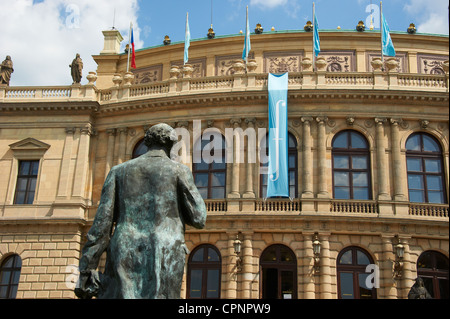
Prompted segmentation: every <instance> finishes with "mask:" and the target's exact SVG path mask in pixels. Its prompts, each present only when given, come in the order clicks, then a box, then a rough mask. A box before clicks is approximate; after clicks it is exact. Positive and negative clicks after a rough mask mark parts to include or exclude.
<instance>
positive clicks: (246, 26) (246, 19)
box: [245, 6, 250, 73]
mask: <svg viewBox="0 0 450 319" xmlns="http://www.w3.org/2000/svg"><path fill="white" fill-rule="evenodd" d="M247 35H248V6H247V14H246V18H245V36H246V37H247ZM245 41H247V39H245ZM246 45H247V44H246ZM249 54H250V52H248V48H247V56H246V57H245V73H247V60H248V55H249Z"/></svg>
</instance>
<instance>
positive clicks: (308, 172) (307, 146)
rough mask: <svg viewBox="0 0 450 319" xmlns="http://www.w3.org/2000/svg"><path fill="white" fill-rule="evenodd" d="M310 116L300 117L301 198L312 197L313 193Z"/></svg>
mask: <svg viewBox="0 0 450 319" xmlns="http://www.w3.org/2000/svg"><path fill="white" fill-rule="evenodd" d="M312 120H313V119H312V117H302V118H301V121H302V122H303V191H302V198H312V197H313V196H314V194H313V163H312V161H313V158H312V152H311V144H312V140H311V122H312Z"/></svg>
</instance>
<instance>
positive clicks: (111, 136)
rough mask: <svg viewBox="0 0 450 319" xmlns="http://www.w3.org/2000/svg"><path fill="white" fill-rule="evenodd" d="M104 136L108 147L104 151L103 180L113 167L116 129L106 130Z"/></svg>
mask: <svg viewBox="0 0 450 319" xmlns="http://www.w3.org/2000/svg"><path fill="white" fill-rule="evenodd" d="M106 134H107V135H108V145H107V147H108V148H107V150H106V166H105V179H106V177H107V176H108V173H109V171H110V170H111V168H112V166H113V160H114V142H115V139H116V129H115V128H113V129H108V130H106Z"/></svg>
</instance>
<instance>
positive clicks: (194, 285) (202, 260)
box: [187, 245, 222, 299]
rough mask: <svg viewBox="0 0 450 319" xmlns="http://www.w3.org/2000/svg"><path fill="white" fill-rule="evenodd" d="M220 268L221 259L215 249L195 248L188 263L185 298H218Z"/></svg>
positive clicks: (208, 246)
mask: <svg viewBox="0 0 450 319" xmlns="http://www.w3.org/2000/svg"><path fill="white" fill-rule="evenodd" d="M221 268H222V262H221V257H220V253H219V251H218V250H217V248H216V247H214V246H212V245H200V246H198V247H197V248H195V250H194V251H193V252H192V253H191V255H190V256H189V262H188V276H187V287H188V289H187V298H191V299H195V298H198V299H200V298H201V299H217V298H220V276H221Z"/></svg>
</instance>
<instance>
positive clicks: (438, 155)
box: [406, 133, 447, 204]
mask: <svg viewBox="0 0 450 319" xmlns="http://www.w3.org/2000/svg"><path fill="white" fill-rule="evenodd" d="M406 164H407V170H408V190H409V201H410V202H416V203H437V204H445V203H446V202H447V199H446V196H445V185H444V167H443V163H442V151H441V147H440V146H439V143H438V142H437V141H436V139H435V138H434V137H432V136H430V135H428V134H426V133H414V134H412V135H411V136H410V137H409V138H408V140H407V141H406Z"/></svg>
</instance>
